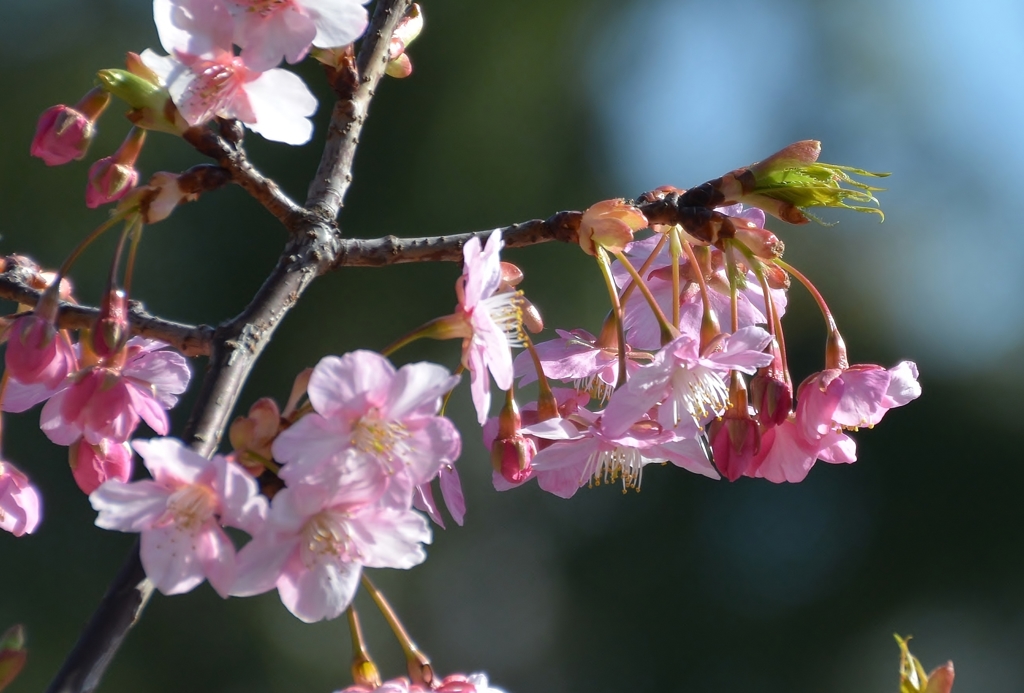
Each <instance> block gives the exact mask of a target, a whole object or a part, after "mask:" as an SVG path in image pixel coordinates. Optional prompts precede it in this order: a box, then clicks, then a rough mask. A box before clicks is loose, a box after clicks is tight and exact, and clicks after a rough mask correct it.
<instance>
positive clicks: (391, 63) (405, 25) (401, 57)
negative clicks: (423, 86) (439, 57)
mask: <svg viewBox="0 0 1024 693" xmlns="http://www.w3.org/2000/svg"><path fill="white" fill-rule="evenodd" d="M421 31H423V11H422V9H421V8H420V6H419V4H418V3H415V2H414V3H413V4H412V6H411V7H410V8H409V10H408V11H407V12H406V13H405V16H404V17H402V19H401V21H399V22H398V26H397V27H395V32H394V33H393V34H392V35H391V43H390V44H389V45H388V64H387V66H386V67H385V68H384V72H385V73H387V74H388V75H390V76H391V77H397V78H399V79H401V78H403V77H408V76H409V75H411V74H412V61H411V60H410V59H409V55H408V54H407V53H406V52H405V51H406V49H407V48H408V47H409V44H410V43H412V42H413V41H414V40H415V39H416V37H417V36H419V35H420V32H421Z"/></svg>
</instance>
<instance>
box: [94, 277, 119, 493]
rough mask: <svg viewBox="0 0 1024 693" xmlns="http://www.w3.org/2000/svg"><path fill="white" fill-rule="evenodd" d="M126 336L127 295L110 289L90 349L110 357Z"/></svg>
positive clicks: (105, 297) (101, 309)
mask: <svg viewBox="0 0 1024 693" xmlns="http://www.w3.org/2000/svg"><path fill="white" fill-rule="evenodd" d="M127 338H128V297H127V295H126V294H125V292H124V291H122V290H121V289H111V290H110V291H108V292H107V294H106V296H104V297H103V304H102V306H101V307H100V317H99V319H98V320H97V321H96V326H95V327H94V328H93V331H92V350H93V352H95V353H96V355H97V356H99V357H100V358H103V359H106V358H110V357H111V356H113V355H114V354H116V353H117V352H119V351H120V350H121V347H123V346H124V343H125V340H126V339H127ZM86 493H89V492H88V491H87V492H86Z"/></svg>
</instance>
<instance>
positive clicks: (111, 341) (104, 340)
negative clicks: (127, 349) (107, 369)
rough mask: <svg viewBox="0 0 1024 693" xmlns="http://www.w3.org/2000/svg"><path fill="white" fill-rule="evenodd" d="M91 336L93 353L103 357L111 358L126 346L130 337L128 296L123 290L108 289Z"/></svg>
mask: <svg viewBox="0 0 1024 693" xmlns="http://www.w3.org/2000/svg"><path fill="white" fill-rule="evenodd" d="M91 336H92V350H93V353H95V354H96V355H97V356H98V357H100V358H101V359H106V358H110V357H111V356H113V355H114V354H116V353H117V352H119V351H120V350H121V348H122V347H123V346H124V343H125V341H127V339H128V296H127V295H126V294H125V292H124V291H123V290H121V289H111V290H109V291H107V293H106V295H105V296H104V297H103V303H102V305H101V306H100V316H99V318H98V319H97V320H96V326H95V327H94V328H93V330H92V335H91Z"/></svg>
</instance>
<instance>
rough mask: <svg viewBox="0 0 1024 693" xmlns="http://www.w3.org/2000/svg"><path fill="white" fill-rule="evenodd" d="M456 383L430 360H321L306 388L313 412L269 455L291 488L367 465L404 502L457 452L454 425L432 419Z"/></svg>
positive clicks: (368, 354) (359, 355) (355, 356)
mask: <svg viewBox="0 0 1024 693" xmlns="http://www.w3.org/2000/svg"><path fill="white" fill-rule="evenodd" d="M457 382H458V377H457V376H452V375H451V374H450V373H449V372H448V371H447V370H446V369H444V368H442V367H441V366H438V365H435V364H432V363H412V364H407V365H405V366H402V367H401V368H399V369H397V370H396V369H395V367H394V366H393V365H391V362H390V361H388V360H387V359H386V358H384V357H383V356H381V355H380V354H377V353H374V352H372V351H354V352H351V353H349V354H345V355H344V356H341V357H338V356H327V357H325V358H323V359H321V361H320V363H318V364H317V365H316V368H314V369H313V374H312V376H310V380H309V387H308V393H309V401H310V403H311V404H312V406H313V410H314V413H311V414H307V415H306V416H303V417H302V418H301V419H299V420H298V421H297V422H295V424H293V425H292V426H291V427H290V428H288V429H286V430H285V431H283V432H282V433H281V434H280V435H279V436H278V437H277V439H276V440H275V441H274V444H273V448H272V449H273V453H274V458H275V459H277V460H278V461H280V462H285V463H286V464H285V465H284V467H283V468H282V469H281V472H280V476H281V478H282V479H284V480H285V481H286V482H287V483H288V484H289V485H292V486H294V485H295V484H298V483H309V482H310V481H311V480H314V479H317V478H318V477H319V476H320V475H322V474H323V473H324V470H325V469H326V468H332V467H337V468H345V469H355V468H361V467H367V468H371V469H373V470H375V472H374V473H376V474H378V475H380V476H381V477H382V478H383V477H388V478H390V480H391V486H393V487H394V488H395V489H399V490H401V492H402V493H407V494H408V495H409V500H410V501H411V494H412V492H413V489H414V488H415V487H416V486H419V485H420V484H425V483H427V482H429V481H430V480H431V479H433V478H434V477H435V476H437V475H438V473H439V472H440V471H441V470H442V469H444V468H446V467H447V466H449V465H452V464H453V463H454V462H455V460H456V458H458V456H459V453H460V452H461V447H462V442H461V439H460V437H459V433H458V431H457V430H456V429H455V426H454V425H453V424H452V422H451V421H449V420H448V419H446V418H445V417H443V416H437V412H438V410H439V409H440V406H441V397H442V396H443V395H444V394H445V393H446V392H448V391H449V390H451V389H452V388H453V387H454V386H455V384H456V383H457ZM442 479H443V477H442ZM444 488H445V487H444V486H442V489H444Z"/></svg>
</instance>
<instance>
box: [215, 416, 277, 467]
mask: <svg viewBox="0 0 1024 693" xmlns="http://www.w3.org/2000/svg"><path fill="white" fill-rule="evenodd" d="M280 432H281V411H280V410H279V409H278V406H277V402H275V401H274V400H273V399H271V398H270V397H262V398H260V399H258V400H256V402H254V403H253V405H252V406H251V407H249V415H248V416H239V417H236V418H235V420H234V421H233V422H232V423H231V428H229V429H228V437H229V439H230V440H231V447H232V448H234V450H235V453H236V455H235V458H236V459H237V460H238V463H239V464H241V465H242V466H243V467H245V469H246V471H248V472H249V473H250V474H252V475H253V476H259V475H260V474H262V473H263V470H264V469H265V467H264V465H263V462H262V460H270V459H273V453H272V452H271V446H272V445H273V443H274V439H275V438H277V434H278V433H280Z"/></svg>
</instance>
